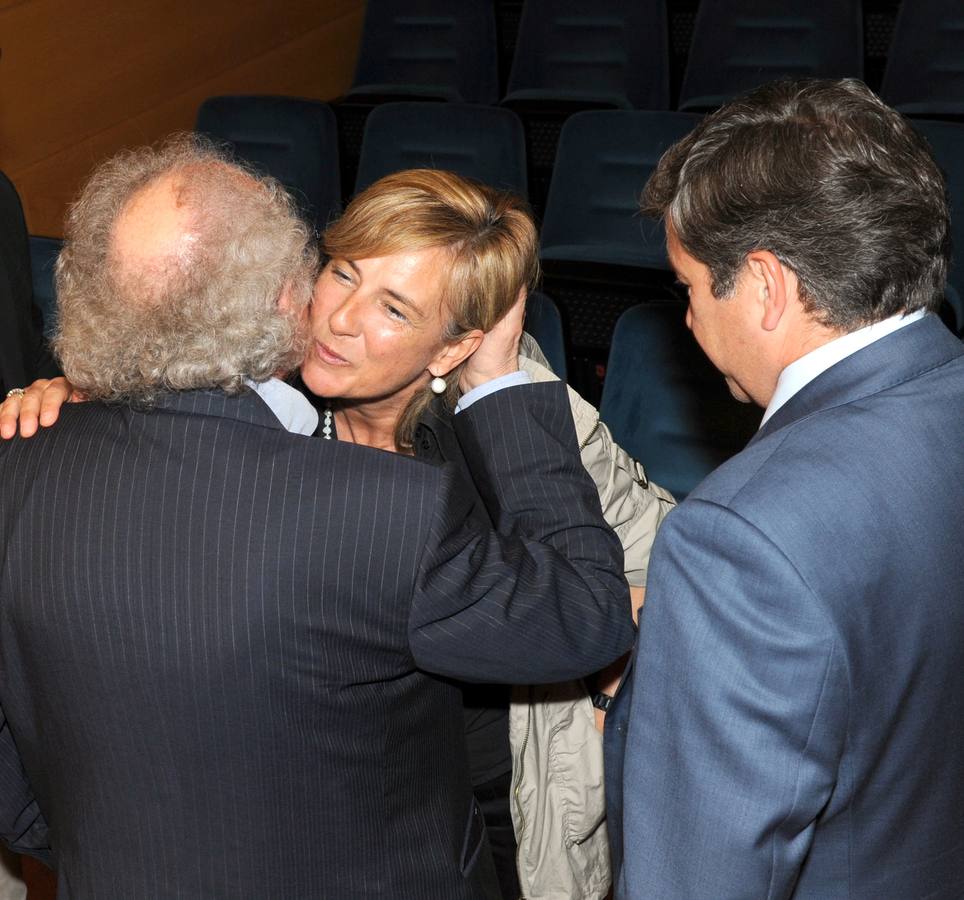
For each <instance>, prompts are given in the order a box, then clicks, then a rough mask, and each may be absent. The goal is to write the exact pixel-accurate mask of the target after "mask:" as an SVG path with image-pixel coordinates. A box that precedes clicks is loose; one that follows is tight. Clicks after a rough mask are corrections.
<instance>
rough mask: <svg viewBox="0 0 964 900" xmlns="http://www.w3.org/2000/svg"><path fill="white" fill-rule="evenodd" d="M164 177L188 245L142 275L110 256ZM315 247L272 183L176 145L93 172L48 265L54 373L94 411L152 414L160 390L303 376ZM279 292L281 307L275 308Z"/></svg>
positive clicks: (184, 142) (190, 141) (187, 140)
mask: <svg viewBox="0 0 964 900" xmlns="http://www.w3.org/2000/svg"><path fill="white" fill-rule="evenodd" d="M168 176H170V177H172V178H173V187H174V190H175V191H176V193H177V201H178V203H179V204H180V205H181V206H182V208H183V210H184V211H185V213H186V221H187V223H188V226H187V227H188V228H189V229H190V231H191V237H192V240H193V241H194V243H193V247H192V251H191V252H190V253H189V254H182V255H178V256H172V257H171V258H169V259H167V260H164V261H163V262H162V264H160V265H159V266H157V267H156V268H155V267H152V268H151V271H150V272H149V273H132V272H131V271H130V269H131V266H130V265H129V264H125V260H124V259H123V258H121V257H120V255H119V254H118V252H117V248H116V247H115V231H116V228H115V226H116V224H117V220H118V218H119V217H120V215H121V214H122V213H123V212H124V210H125V209H126V208H127V207H128V204H129V203H130V202H131V201H132V200H133V199H134V198H135V196H137V195H138V194H139V193H140V192H141V191H142V190H143V189H145V188H147V187H149V186H150V185H152V184H155V183H156V182H157V181H158V180H159V179H162V178H164V177H168ZM317 269H318V254H317V248H316V247H315V246H314V242H313V240H312V238H311V233H310V231H309V229H308V227H307V226H306V225H305V223H304V222H302V220H301V219H300V217H299V216H298V214H297V212H296V208H295V205H294V203H293V201H292V199H291V198H290V197H289V196H288V195H287V193H286V192H285V191H284V189H283V188H282V187H281V185H280V184H278V183H277V182H276V181H274V180H273V179H270V178H264V177H260V176H257V175H254V174H252V173H251V172H249V171H247V170H246V169H244V168H242V167H240V166H237V165H235V164H233V163H230V162H228V161H227V160H226V159H225V157H224V156H223V155H222V154H221V153H219V152H218V151H217V150H216V149H214V148H213V146H211V145H210V144H208V143H206V142H204V141H202V140H201V139H199V138H197V137H195V136H190V135H185V136H176V137H174V138H172V139H171V140H169V141H168V142H166V143H165V144H164V145H163V146H161V147H160V148H156V149H155V148H150V147H144V148H141V149H138V150H133V151H129V152H125V153H122V154H120V155H118V156H116V157H114V158H112V159H110V160H108V161H107V162H106V163H104V164H103V165H101V166H100V167H99V168H98V169H97V170H96V171H95V172H94V174H93V176H92V177H91V178H90V180H89V181H88V182H87V184H86V186H85V187H84V189H83V191H82V193H81V195H80V198H79V199H78V200H77V202H76V203H74V205H73V206H72V207H71V209H70V212H69V214H68V218H67V223H66V229H65V243H64V249H63V251H62V253H61V255H60V258H59V260H58V262H57V295H58V303H59V316H58V330H57V334H56V336H55V338H54V349H55V352H56V354H57V356H58V358H59V359H60V362H61V366H62V367H63V370H64V373H65V374H66V375H67V377H68V378H69V379H70V381H71V382H72V383H73V384H74V385H75V386H76V387H77V388H79V389H80V390H82V391H83V392H84V393H85V394H87V396H88V397H90V398H91V399H98V400H105V401H126V402H130V403H137V404H146V405H149V404H150V403H152V402H153V401H154V400H155V398H156V397H157V395H158V394H159V393H160V392H162V391H172V390H173V391H178V390H197V389H206V388H220V389H221V390H224V391H227V392H228V393H237V392H239V391H241V390H242V389H243V386H244V382H245V380H246V379H250V380H252V381H256V382H257V381H264V380H266V379H268V378H270V377H271V376H272V375H273V374H275V373H276V372H279V371H287V370H290V369H292V368H294V367H295V366H297V365H298V364H299V362H300V361H301V359H302V357H303V355H304V347H305V337H306V335H305V328H304V326H303V325H302V324H301V321H302V319H303V317H302V315H301V313H302V311H303V310H304V309H305V308H306V307H307V305H308V302H309V301H310V299H311V290H312V285H313V281H314V277H315V274H316V273H317ZM286 290H287V299H288V300H289V309H288V310H287V311H281V310H279V308H278V300H279V298H280V297H281V296H282V293H283V292H284V291H286Z"/></svg>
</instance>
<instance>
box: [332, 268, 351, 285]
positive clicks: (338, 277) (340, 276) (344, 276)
mask: <svg viewBox="0 0 964 900" xmlns="http://www.w3.org/2000/svg"><path fill="white" fill-rule="evenodd" d="M331 274H332V275H333V276H334V278H335V281H339V282H341V283H342V284H351V275H349V274H348V273H347V272H346V271H345V270H344V269H338V268H335V267H332V270H331Z"/></svg>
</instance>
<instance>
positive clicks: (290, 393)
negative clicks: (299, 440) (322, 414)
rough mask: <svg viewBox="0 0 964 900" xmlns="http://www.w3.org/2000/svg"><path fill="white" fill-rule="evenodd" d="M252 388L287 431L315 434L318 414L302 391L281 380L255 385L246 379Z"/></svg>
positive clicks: (275, 379)
mask: <svg viewBox="0 0 964 900" xmlns="http://www.w3.org/2000/svg"><path fill="white" fill-rule="evenodd" d="M245 384H247V386H248V387H249V388H251V389H252V390H253V391H254V392H255V393H256V394H257V395H258V396H259V397H260V398H261V399H262V400H264V402H265V403H267V404H268V408H269V409H270V410H271V412H273V413H274V414H275V416H276V417H277V419H278V421H279V422H280V423H281V424H282V425H283V426H284V429H285V431H290V432H292V433H293V434H314V433H315V431H316V430H317V428H318V413H317V411H316V410H315V408H314V407H313V406H312V405H311V404H310V403H309V402H308V398H307V397H305V395H304V394H302V393H301V391H299V390H296V389H295V388H293V387H292V386H291V385H290V384H285V383H284V382H283V381H281V379H279V378H269V379H268V380H267V381H262V382H260V383H255V382H254V381H249V380H247V379H245Z"/></svg>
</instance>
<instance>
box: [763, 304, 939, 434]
mask: <svg viewBox="0 0 964 900" xmlns="http://www.w3.org/2000/svg"><path fill="white" fill-rule="evenodd" d="M925 315H926V313H925V311H924V310H918V311H917V312H912V313H907V314H904V313H898V314H897V315H895V316H891V317H890V318H887V319H884V320H883V321H880V322H874V323H873V324H871V325H867V326H865V327H863V328H857V329H855V330H854V331H850V332H843V333H841V332H837V333H833V334H832V335H831V336H830V337H828V338H827V339H825V340H815V341H814V342H813V345H812V346H811V347H810V349H809V350H806V352H803V353H800V354H797V355H796V356H795V357H794V358H793V359H792V360H791V362H789V363H788V364H787V365H786V366H784V368H783V369H782V371H781V372H780V375H779V377H778V379H777V383H776V387H775V389H774V392H773V394H772V396H771V397H770V400H769V402H768V404H767V408H766V412H765V413H764V414H763V421H762V422H761V423H760V424H761V426H762V425H763V424H764V423H766V422H767V420H768V419H769V418H770V417H771V416H772V415H773V414H774V413H775V412H776V411H777V410H778V409H779V408H780V407H781V406H783V405H784V404H785V403H786V402H787V401H788V400H789V399H790V398H791V397H793V396H794V395H795V394H797V393H798V392H799V391H801V390H802V389H803V388H804V387H806V385H808V384H809V383H810V382H811V381H813V380H814V379H815V378H817V377H818V376H819V375H822V374H823V373H824V372H825V371H826V370H827V369H829V368H831V367H833V366H835V365H836V364H837V363H838V362H840V361H841V360H843V359H846V358H847V357H848V356H852V355H853V354H854V353H856V352H858V351H859V350H862V349H863V348H864V347H867V346H869V345H870V344H872V343H874V342H875V341H878V340H880V339H881V338H884V337H886V336H887V335H889V334H891V333H893V332H894V331H897V330H898V329H900V328H903V327H905V326H906V325H910V324H911V323H913V322H916V321H917V320H918V319H921V318H923V317H924V316H925ZM825 331H827V330H826V329H825ZM815 334H816V333H815Z"/></svg>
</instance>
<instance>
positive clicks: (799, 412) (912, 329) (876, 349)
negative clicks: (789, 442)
mask: <svg viewBox="0 0 964 900" xmlns="http://www.w3.org/2000/svg"><path fill="white" fill-rule="evenodd" d="M962 354H964V348H962V346H961V342H960V341H958V340H957V338H955V337H954V335H952V334H951V333H950V331H948V330H947V327H946V326H945V325H944V324H943V322H941V320H940V319H939V318H938V317H937V316H935V315H932V314H931V315H927V316H925V317H924V318H923V319H921V320H920V321H918V322H914V323H913V324H911V325H908V326H907V327H906V328H901V329H900V330H899V331H896V332H894V333H893V334H889V335H887V336H886V337H883V338H881V339H880V340H879V341H875V342H874V343H873V344H871V345H870V346H868V347H864V348H863V349H861V350H858V351H857V352H856V353H854V354H852V355H851V356H848V357H846V358H844V359H842V360H841V361H840V362H838V363H836V364H835V365H833V366H831V367H830V368H829V369H827V370H826V371H824V372H822V373H821V374H820V375H818V376H817V377H816V378H815V379H814V380H813V381H811V382H809V383H808V384H806V385H805V386H804V387H803V388H802V389H801V390H800V391H799V392H798V393H797V394H794V396H792V397H791V398H790V399H789V400H788V401H787V402H786V403H785V404H784V405H783V406H782V407H780V409H778V410H777V411H776V412H775V413H774V414H773V417H772V418H770V419H769V420H768V421H767V422H766V424H765V425H763V427H762V428H760V430H759V431H758V432H757V433H756V434H755V435H754V436H753V439H752V440H751V441H750V444H753V443H755V442H756V441H758V440H759V439H760V438H763V437H765V436H766V435H768V434H772V433H773V432H774V431H777V430H779V429H780V428H783V427H784V426H786V425H789V424H791V423H792V422H796V421H798V420H799V419H802V418H804V417H805V416H808V415H810V414H811V413H814V412H819V411H820V410H824V409H829V408H831V407H833V406H840V405H841V404H844V403H849V402H852V401H854V400H857V399H859V398H861V397H867V396H870V395H872V394H876V393H878V392H880V391H882V390H885V389H886V388H889V387H893V386H894V385H896V384H900V383H901V382H903V381H906V380H908V379H909V378H913V377H914V376H916V375H920V374H922V373H924V372H927V371H929V370H931V369H935V368H937V367H938V366H941V365H944V364H945V363H947V362H950V361H951V360H952V359H955V358H956V357H958V356H961V355H962Z"/></svg>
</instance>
